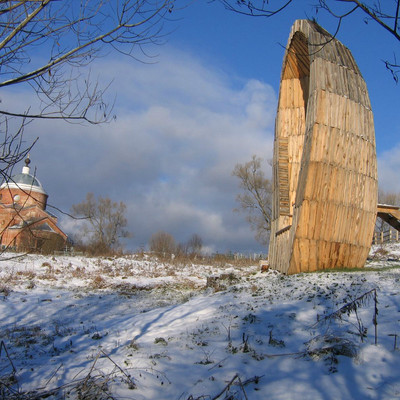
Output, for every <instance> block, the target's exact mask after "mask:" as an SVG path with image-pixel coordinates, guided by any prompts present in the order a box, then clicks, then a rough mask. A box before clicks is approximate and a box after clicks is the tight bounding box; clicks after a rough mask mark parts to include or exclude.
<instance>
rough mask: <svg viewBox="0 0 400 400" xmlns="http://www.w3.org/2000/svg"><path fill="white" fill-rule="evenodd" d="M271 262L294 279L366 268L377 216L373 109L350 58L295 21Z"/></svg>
mask: <svg viewBox="0 0 400 400" xmlns="http://www.w3.org/2000/svg"><path fill="white" fill-rule="evenodd" d="M273 179H274V185H273V188H274V195H273V205H272V213H273V215H272V227H271V239H270V247H269V263H270V266H271V267H272V268H275V269H278V270H280V271H282V272H284V273H288V274H292V273H298V272H302V271H316V270H321V269H328V268H329V269H330V268H347V267H348V268H354V267H363V266H364V264H365V261H366V258H367V255H368V252H369V249H370V245H371V241H372V236H373V231H374V225H375V219H376V213H377V167H376V149H375V132H374V123H373V115H372V110H371V104H370V100H369V96H368V91H367V87H366V84H365V82H364V79H363V78H362V76H361V73H360V71H359V69H358V67H357V64H356V63H355V61H354V58H353V56H352V55H351V53H350V51H349V50H348V49H347V48H346V47H345V46H344V45H343V44H341V43H340V42H339V41H338V40H336V39H334V38H333V37H332V36H331V35H330V34H329V33H327V32H326V31H325V30H323V29H322V28H321V27H320V26H318V25H317V24H315V23H314V22H311V21H307V20H297V21H295V23H294V25H293V27H292V30H291V33H290V36H289V40H288V45H287V49H286V52H285V56H284V60H283V67H282V75H281V85H280V93H279V102H278V110H277V117H276V125H275V141H274V158H273Z"/></svg>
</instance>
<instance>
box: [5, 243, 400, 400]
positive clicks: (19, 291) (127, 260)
mask: <svg viewBox="0 0 400 400" xmlns="http://www.w3.org/2000/svg"><path fill="white" fill-rule="evenodd" d="M10 256H11V254H3V255H2V258H3V260H2V261H1V262H0V279H1V280H0V399H42V398H44V396H47V397H46V398H47V399H77V398H79V399H137V400H140V399H177V400H194V399H254V400H255V399H269V400H274V399H285V400H287V399H296V400H297V399H313V400H314V399H323V400H327V399H393V398H397V397H400V369H399V365H400V351H399V348H400V339H399V340H397V336H396V335H397V333H398V332H399V331H400V329H399V328H400V325H399V322H400V293H399V283H400V261H397V260H398V259H399V258H400V247H399V246H398V245H392V246H389V247H385V249H384V250H382V249H381V248H374V249H373V251H372V252H371V257H372V256H374V259H372V260H370V261H369V262H368V264H367V266H366V268H365V269H364V270H362V271H351V272H323V273H322V272H321V273H310V274H300V275H295V276H284V275H281V274H279V273H278V272H276V271H268V272H263V273H262V272H260V269H259V267H258V265H257V264H255V265H250V266H242V267H236V266H234V265H228V264H222V263H221V265H214V266H213V265H201V264H186V265H183V264H179V263H176V262H175V263H174V264H168V263H161V262H157V260H154V259H151V258H150V257H147V258H146V257H139V256H129V257H128V256H127V257H121V258H85V257H79V256H77V257H65V256H56V257H44V256H39V255H27V256H23V257H21V258H13V259H7V258H9V257H10ZM375 294H376V297H377V302H375ZM346 305H347V306H346ZM375 308H377V310H378V315H377V325H374V323H373V321H374V316H375ZM375 328H376V330H375ZM375 340H377V344H375ZM396 340H397V343H396ZM35 396H36V397H35Z"/></svg>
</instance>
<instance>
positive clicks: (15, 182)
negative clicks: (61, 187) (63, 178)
mask: <svg viewBox="0 0 400 400" xmlns="http://www.w3.org/2000/svg"><path fill="white" fill-rule="evenodd" d="M29 164H30V159H29V156H28V158H27V159H26V160H25V166H24V167H23V168H22V173H20V174H16V175H14V176H12V177H11V178H10V179H9V180H8V181H5V182H4V183H3V184H2V185H1V186H0V245H1V247H2V248H3V249H5V248H12V249H14V250H17V251H45V252H49V251H52V250H59V249H61V248H63V247H64V246H65V244H66V241H67V235H66V234H65V233H64V232H63V231H62V230H61V229H60V228H59V227H58V226H57V217H55V216H54V215H52V214H51V213H49V212H48V211H46V205H47V198H48V195H47V193H46V192H45V190H44V189H43V186H42V185H41V183H40V182H39V180H38V179H37V178H36V177H35V176H33V175H31V174H30V168H29Z"/></svg>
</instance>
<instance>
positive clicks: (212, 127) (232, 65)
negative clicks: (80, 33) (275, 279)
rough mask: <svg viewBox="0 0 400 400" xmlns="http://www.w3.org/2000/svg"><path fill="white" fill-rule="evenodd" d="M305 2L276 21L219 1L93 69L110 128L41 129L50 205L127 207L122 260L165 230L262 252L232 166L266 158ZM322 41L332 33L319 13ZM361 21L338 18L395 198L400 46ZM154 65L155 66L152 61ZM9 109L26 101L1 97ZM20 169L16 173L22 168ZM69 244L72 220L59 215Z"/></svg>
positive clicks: (30, 134)
mask: <svg viewBox="0 0 400 400" xmlns="http://www.w3.org/2000/svg"><path fill="white" fill-rule="evenodd" d="M312 4H313V1H295V2H294V4H293V5H292V6H290V7H289V8H288V9H287V10H286V11H284V12H283V13H282V14H280V15H277V16H276V17H273V18H270V19H265V18H250V17H245V16H241V15H237V14H234V13H232V12H229V11H227V10H225V9H223V7H222V6H221V5H220V4H219V3H218V2H212V3H209V2H205V1H194V2H193V3H192V4H190V5H188V6H187V7H185V8H183V9H178V8H177V9H175V11H174V12H173V13H172V14H171V21H167V23H166V25H165V31H168V32H169V34H168V35H167V36H166V37H165V41H166V43H165V44H164V45H162V46H156V47H152V48H149V49H148V51H149V52H151V53H152V54H153V55H157V57H156V58H154V59H152V60H153V61H152V62H151V63H149V64H145V63H140V62H137V61H134V60H132V59H129V58H126V57H123V56H122V55H120V54H116V53H111V54H109V55H108V56H106V57H103V58H101V59H99V60H97V61H96V62H95V63H93V64H92V66H91V68H92V73H91V75H92V77H98V79H99V81H100V82H104V83H105V84H106V83H108V82H110V81H112V84H111V86H110V88H109V93H108V95H109V98H110V99H111V101H112V100H113V99H114V98H115V106H114V112H115V113H116V115H117V119H116V121H114V122H111V123H109V124H104V125H101V126H98V125H97V126H81V125H71V124H66V123H55V122H49V121H46V122H43V121H37V122H34V123H32V124H30V125H29V127H28V128H27V130H26V134H25V138H26V140H31V139H33V138H35V137H37V136H39V138H40V139H39V142H38V143H37V145H36V146H35V148H34V150H33V151H32V153H31V158H32V164H31V165H32V166H36V167H37V176H38V178H39V179H40V180H41V182H42V184H43V185H44V187H45V189H46V191H47V192H48V193H49V196H50V197H49V203H50V204H54V205H55V206H57V207H58V208H60V209H62V210H65V211H69V210H70V207H71V205H72V204H74V203H77V202H80V201H81V200H83V199H84V197H85V195H86V193H87V192H93V193H95V194H96V195H104V196H109V197H110V198H111V199H113V200H118V201H119V200H121V201H124V202H125V203H126V205H127V217H128V220H129V229H130V230H131V231H132V233H133V234H134V237H133V238H132V239H129V241H128V242H127V243H126V247H127V248H128V249H132V250H135V249H137V248H139V247H142V246H146V245H147V243H148V240H149V238H150V236H151V234H153V233H155V232H157V231H158V230H165V231H167V232H170V233H171V234H173V235H174V237H175V238H176V240H177V241H179V242H183V241H185V240H187V239H189V237H190V236H191V235H192V234H193V233H197V234H199V235H200V236H201V237H202V238H203V241H204V243H205V245H206V247H207V248H208V249H209V250H210V251H219V252H226V251H241V252H247V251H262V250H265V249H263V248H262V246H260V245H259V244H257V242H256V241H255V240H254V234H253V232H251V231H250V229H249V227H248V225H247V222H246V220H245V216H244V215H243V214H240V213H235V212H233V209H234V208H235V207H236V203H235V196H236V194H237V193H238V190H239V189H238V182H237V181H236V180H235V178H234V177H232V176H231V171H232V169H233V167H234V166H235V164H236V163H238V162H245V161H248V160H249V159H250V158H251V156H252V155H253V154H256V155H258V156H260V157H262V158H263V159H264V160H265V163H264V168H265V172H266V174H267V175H268V176H270V175H271V171H270V167H269V166H268V164H267V160H269V159H271V157H272V143H273V130H274V118H275V111H276V101H277V96H278V91H279V82H280V71H281V66H282V58H283V54H284V47H283V46H284V45H285V44H286V42H287V38H288V35H289V32H290V28H291V25H292V23H293V22H294V20H295V19H299V18H306V17H307V16H310V17H311V16H313V15H314V14H313V11H312V7H311V5H312ZM317 17H318V22H319V23H320V24H321V25H322V26H323V27H324V28H325V29H327V30H328V31H330V32H333V31H334V30H335V29H336V25H335V22H334V21H333V20H332V19H331V18H330V17H328V16H327V15H325V14H323V13H322V12H320V13H319V14H318V16H317ZM362 18H363V17H362V15H361V14H357V15H353V16H351V17H349V18H348V19H345V20H344V21H343V24H342V27H341V29H340V31H339V34H338V39H339V40H340V41H341V42H342V43H343V44H345V45H346V46H347V47H348V48H349V49H350V50H351V51H352V53H353V56H354V57H355V59H356V62H357V63H358V65H359V67H360V69H361V72H362V74H363V76H364V79H365V80H366V82H367V87H368V90H369V94H370V98H371V102H372V106H373V111H374V117H375V131H376V141H377V152H378V160H379V161H378V168H379V178H380V186H381V187H382V188H383V189H385V190H393V191H398V192H400V181H399V180H398V178H397V176H398V171H399V167H400V165H399V164H400V161H399V160H400V139H399V138H398V133H399V131H400V116H399V112H398V108H399V107H398V105H399V104H398V93H399V89H400V88H399V86H398V85H397V86H396V84H395V82H394V80H393V79H392V77H391V76H390V74H389V73H388V72H386V70H385V67H384V64H383V62H382V60H383V59H388V58H392V57H393V53H394V52H395V51H396V50H397V49H398V43H396V41H395V40H394V39H392V38H391V37H390V35H389V34H388V33H386V32H385V31H383V30H382V29H381V28H378V27H377V26H376V25H375V24H373V23H372V22H371V23H369V24H365V23H364V22H363V20H362ZM154 61H155V62H154ZM8 95H9V96H8V102H9V105H10V107H11V106H12V105H13V104H18V102H19V101H21V96H24V94H23V93H20V92H17V91H15V92H13V91H10V92H9V93H8ZM21 167H22V166H21ZM60 222H61V226H62V227H63V228H64V230H65V231H66V232H67V233H69V232H73V231H74V230H75V229H76V226H75V225H74V221H72V220H70V219H69V218H68V217H66V216H62V215H60Z"/></svg>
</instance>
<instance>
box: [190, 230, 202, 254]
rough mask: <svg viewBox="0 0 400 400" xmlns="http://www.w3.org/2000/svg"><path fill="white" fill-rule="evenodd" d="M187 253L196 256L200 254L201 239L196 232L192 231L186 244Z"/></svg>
mask: <svg viewBox="0 0 400 400" xmlns="http://www.w3.org/2000/svg"><path fill="white" fill-rule="evenodd" d="M186 247H187V253H188V254H189V255H191V256H198V255H200V254H201V250H202V248H203V239H202V238H201V236H200V235H198V234H197V233H194V234H193V235H192V236H191V237H190V239H189V240H188V242H187V244H186Z"/></svg>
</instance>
